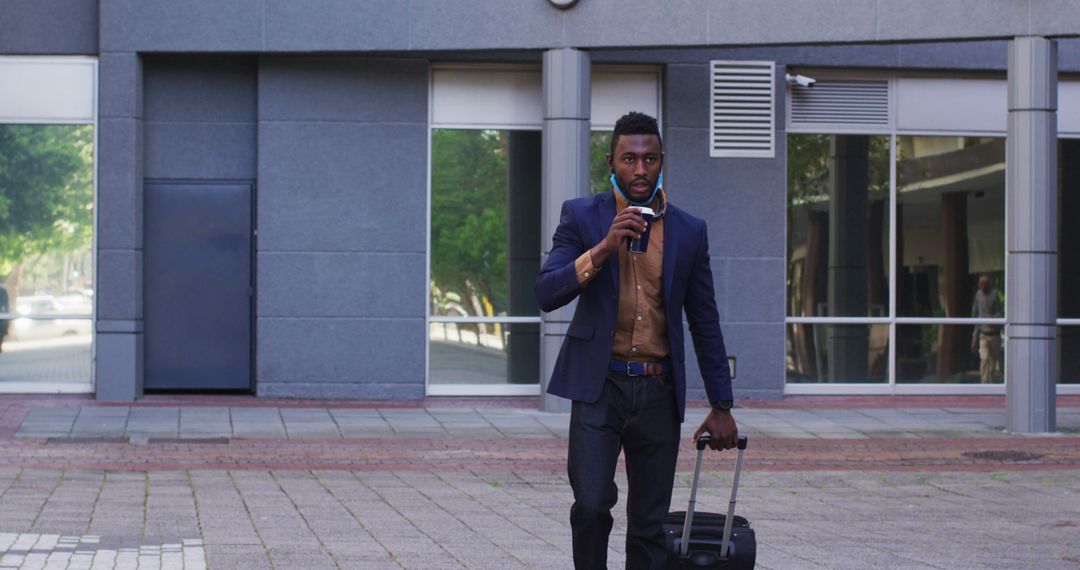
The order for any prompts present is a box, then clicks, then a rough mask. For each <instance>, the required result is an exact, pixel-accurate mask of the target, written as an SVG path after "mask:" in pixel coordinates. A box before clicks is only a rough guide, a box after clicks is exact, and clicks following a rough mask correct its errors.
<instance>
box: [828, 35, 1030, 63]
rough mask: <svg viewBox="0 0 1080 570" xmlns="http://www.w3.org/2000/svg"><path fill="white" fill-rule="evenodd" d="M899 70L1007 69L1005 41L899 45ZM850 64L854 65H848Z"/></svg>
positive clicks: (1007, 47) (1007, 45)
mask: <svg viewBox="0 0 1080 570" xmlns="http://www.w3.org/2000/svg"><path fill="white" fill-rule="evenodd" d="M896 48H897V51H898V52H899V54H900V62H899V63H900V67H908V68H922V69H927V68H946V69H990V70H1004V69H1005V59H1006V57H1007V55H1008V50H1009V43H1008V42H1006V41H987V42H956V43H929V44H900V45H898V46H896ZM847 65H851V64H847Z"/></svg>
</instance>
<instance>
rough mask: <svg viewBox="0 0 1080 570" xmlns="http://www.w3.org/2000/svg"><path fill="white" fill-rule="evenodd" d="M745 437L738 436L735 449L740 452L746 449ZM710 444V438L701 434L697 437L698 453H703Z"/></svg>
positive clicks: (705, 434)
mask: <svg viewBox="0 0 1080 570" xmlns="http://www.w3.org/2000/svg"><path fill="white" fill-rule="evenodd" d="M746 441H747V437H746V436H745V435H740V436H739V442H738V444H737V445H736V447H737V448H738V449H739V450H740V451H741V450H744V449H746ZM710 442H712V436H710V435H709V434H707V433H703V434H701V435H700V436H698V440H697V449H698V451H704V450H705V448H706V447H709V443H710Z"/></svg>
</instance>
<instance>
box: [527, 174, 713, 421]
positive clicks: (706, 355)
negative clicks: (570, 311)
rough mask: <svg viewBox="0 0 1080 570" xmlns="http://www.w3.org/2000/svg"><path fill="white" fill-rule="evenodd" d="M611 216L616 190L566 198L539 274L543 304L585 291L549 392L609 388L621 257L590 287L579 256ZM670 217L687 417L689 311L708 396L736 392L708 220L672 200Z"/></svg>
mask: <svg viewBox="0 0 1080 570" xmlns="http://www.w3.org/2000/svg"><path fill="white" fill-rule="evenodd" d="M613 219H615V195H614V193H612V192H604V193H603V194H598V195H595V196H590V197H587V198H576V199H573V200H567V201H566V202H564V203H563V206H562V215H561V216H560V218H559V227H558V228H557V229H556V230H555V237H554V238H553V244H552V248H551V254H550V255H548V258H547V261H545V262H544V266H543V267H542V268H541V269H540V273H539V275H537V277H536V300H537V302H538V303H539V305H540V309H541V310H542V311H545V312H550V311H554V310H555V309H558V308H559V307H562V306H564V305H566V304H567V303H569V302H570V301H572V300H574V298H578V297H579V300H578V304H577V309H576V310H575V311H574V319H573V321H571V323H570V327H569V328H568V330H567V331H566V337H565V339H564V340H563V344H562V349H561V350H560V351H559V358H558V360H557V361H556V363H555V370H554V372H553V373H552V375H551V382H550V383H549V384H548V390H547V391H548V393H550V394H554V395H556V396H561V397H563V398H569V399H571V400H580V401H583V402H595V401H596V400H597V399H599V398H600V391H601V389H603V387H604V379H605V377H606V376H607V369H608V362H609V361H610V360H611V346H612V343H613V342H614V336H615V320H616V313H617V312H618V307H619V259H618V256H617V255H611V256H610V257H608V259H607V262H606V263H605V264H604V266H603V268H602V269H601V270H600V271H601V274H600V275H597V276H596V277H595V278H593V279H592V280H591V281H589V283H587V284H586V285H585V286H584V287H583V286H581V285H580V284H579V283H578V279H577V270H576V268H575V266H574V262H575V261H576V260H577V258H578V257H579V256H580V255H581V254H582V253H584V252H585V251H587V250H589V249H591V248H592V247H593V246H594V245H596V244H598V243H600V241H601V240H603V239H604V236H606V235H607V232H608V229H609V228H610V227H611V222H612V220H613ZM664 220H665V221H664V265H663V282H664V283H663V297H664V315H665V316H666V317H667V330H668V342H669V343H670V347H669V349H670V351H671V354H670V358H671V363H672V365H673V371H672V372H673V376H674V380H675V394H676V397H677V399H678V403H679V417H680V418H683V417H684V413H685V409H686V364H685V363H686V355H685V348H684V346H685V345H684V342H683V319H682V317H683V310H685V311H686V322H687V324H688V325H689V329H690V336H691V338H692V339H693V341H694V352H695V353H696V354H697V359H698V367H699V368H700V369H701V375H702V379H703V380H704V381H705V392H706V393H707V394H708V397H709V401H710V402H714V403H715V402H717V401H720V400H731V399H733V398H732V395H731V370H730V369H729V368H728V360H727V351H726V350H725V349H724V336H723V334H721V332H720V315H719V313H718V312H717V310H716V296H715V292H714V290H713V279H712V270H711V269H710V267H709V240H708V232H707V231H706V227H705V221H704V220H702V219H701V218H697V217H694V216H691V215H690V214H688V213H686V212H684V211H683V210H680V209H679V208H677V207H675V206H672V205H671V204H668V206H667V212H666V213H665V214H664Z"/></svg>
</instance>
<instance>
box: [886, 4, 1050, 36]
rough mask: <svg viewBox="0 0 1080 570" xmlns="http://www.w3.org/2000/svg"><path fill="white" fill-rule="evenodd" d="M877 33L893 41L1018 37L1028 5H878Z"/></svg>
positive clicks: (1024, 28)
mask: <svg viewBox="0 0 1080 570" xmlns="http://www.w3.org/2000/svg"><path fill="white" fill-rule="evenodd" d="M876 4H877V24H878V31H877V33H876V34H875V35H878V36H885V37H889V38H894V39H904V38H913V39H915V38H933V37H942V38H947V37H951V36H955V37H979V36H995V35H996V36H998V37H1001V36H1002V35H1008V36H1018V35H1025V34H1028V33H1030V30H1029V29H1028V15H1029V10H1030V7H1029V5H1028V2H1004V3H995V4H994V5H993V7H992V8H990V9H988V8H989V7H988V6H986V5H983V6H981V7H980V6H978V5H977V3H973V2H971V1H969V0H907V1H905V2H877V3H876Z"/></svg>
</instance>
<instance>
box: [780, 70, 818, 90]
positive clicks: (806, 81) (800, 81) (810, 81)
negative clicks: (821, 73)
mask: <svg viewBox="0 0 1080 570" xmlns="http://www.w3.org/2000/svg"><path fill="white" fill-rule="evenodd" d="M784 79H786V80H787V82H788V83H789V84H791V85H798V86H799V87H813V86H814V84H815V83H817V79H814V78H813V77H807V76H805V75H792V74H790V73H786V74H784Z"/></svg>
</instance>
